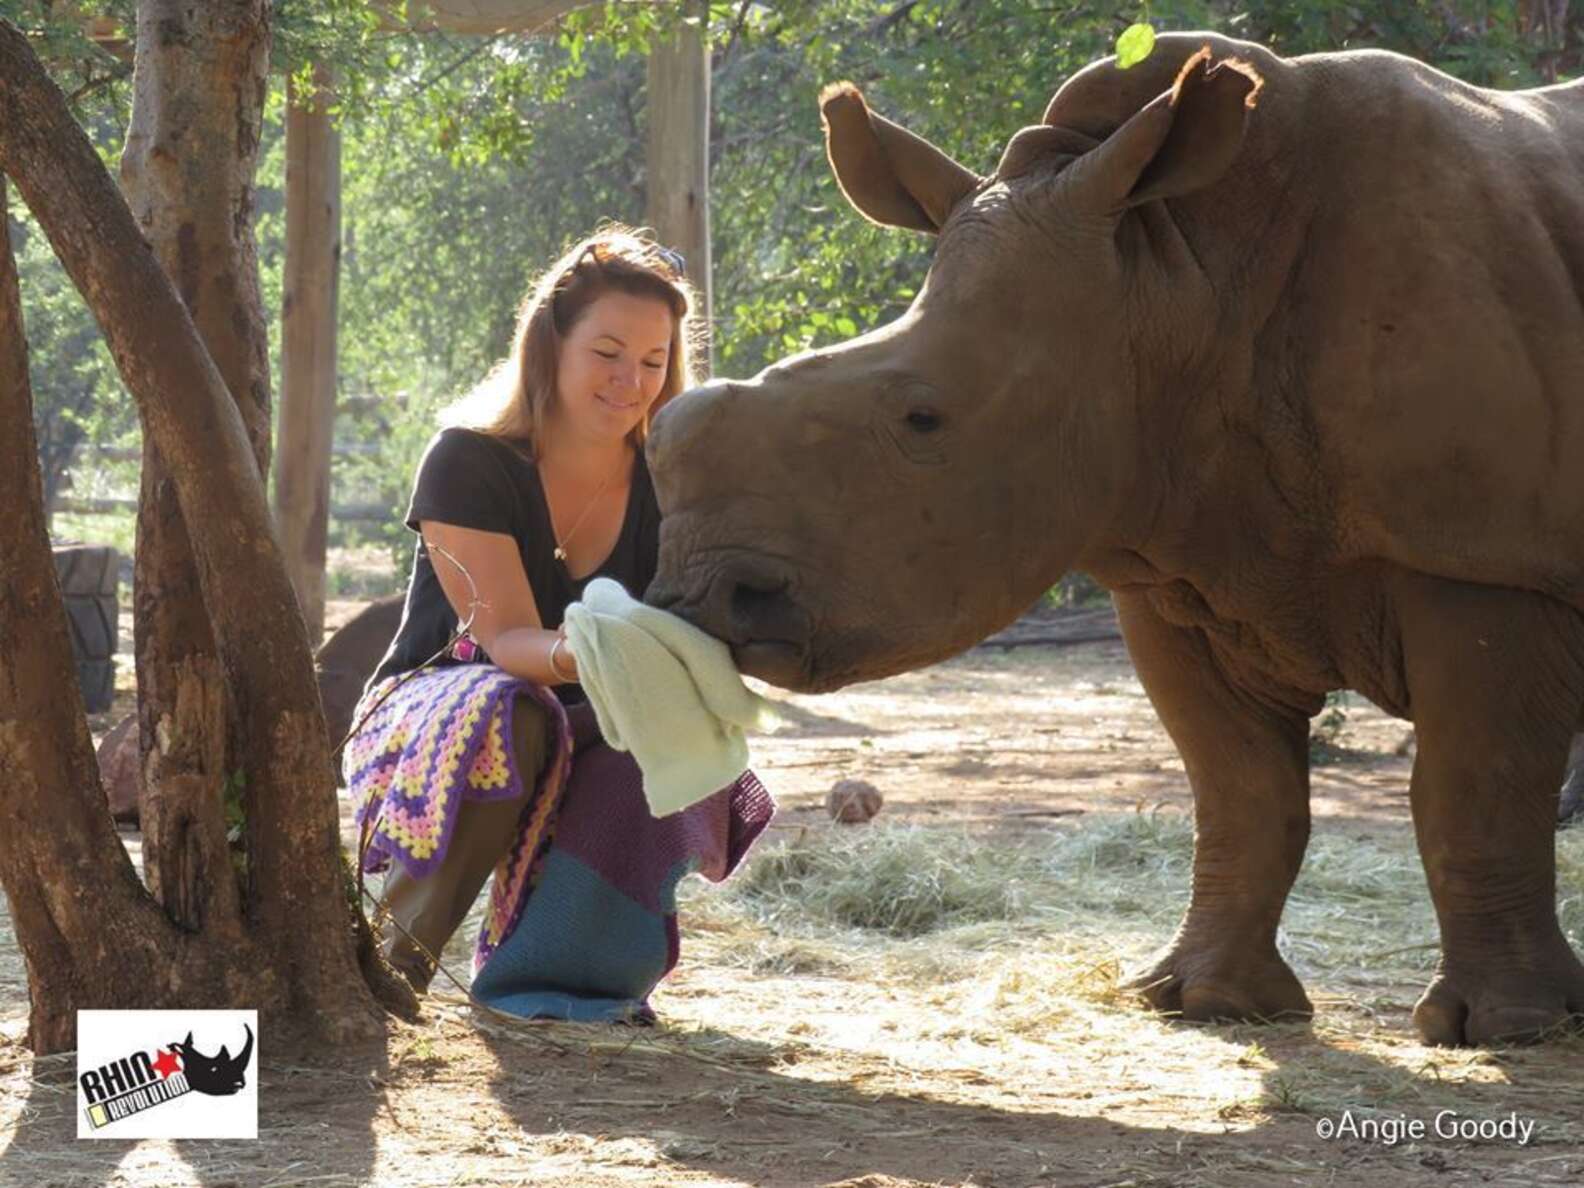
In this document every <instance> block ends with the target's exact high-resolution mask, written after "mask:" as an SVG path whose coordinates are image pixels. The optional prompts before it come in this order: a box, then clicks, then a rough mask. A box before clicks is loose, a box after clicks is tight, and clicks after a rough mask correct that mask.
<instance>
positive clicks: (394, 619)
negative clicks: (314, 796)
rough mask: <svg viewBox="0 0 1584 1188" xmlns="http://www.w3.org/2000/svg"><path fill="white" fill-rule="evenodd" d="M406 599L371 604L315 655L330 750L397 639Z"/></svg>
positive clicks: (397, 597) (338, 774) (347, 726)
mask: <svg viewBox="0 0 1584 1188" xmlns="http://www.w3.org/2000/svg"><path fill="white" fill-rule="evenodd" d="M406 597H407V596H406V595H405V594H392V595H391V596H390V597H388V598H381V599H380V600H379V601H377V602H372V603H370V604H369V605H368V606H366V607H364V608H363V609H362V610H361V611H359V612H358V613H357V614H356V615H355V616H354V617H353V618H351V619H350V620H348V621H347V623H346V625H345V626H343V627H342V628H341V629H340V630H338V631H337V632H336V633H335V634H334V635H332V636H331V637H330V638H329V639H327V640H325V642H324V646H323V647H321V648H320V649H319V651H318V653H317V654H315V656H314V663H315V665H316V667H317V669H318V674H319V700H320V702H321V704H323V706H324V715H325V725H326V726H327V727H328V728H329V731H330V745H331V746H332V747H334V746H336V745H337V744H338V743H339V742H340V741H341V740H342V739H343V738H345V737H346V733H347V731H348V730H350V729H352V711H353V709H354V708H356V706H357V703H358V698H359V697H361V696H362V695H363V686H364V685H365V684H367V683H368V679H369V677H371V676H373V675H374V670H375V669H376V668H378V667H379V662H380V661H381V660H382V659H384V657H385V650H386V649H387V648H389V647H390V643H391V640H392V639H394V638H395V637H396V629H397V628H398V627H400V626H401V617H402V606H403V604H404V602H405V601H406ZM336 783H338V784H339V783H341V764H340V763H339V762H337V763H336Z"/></svg>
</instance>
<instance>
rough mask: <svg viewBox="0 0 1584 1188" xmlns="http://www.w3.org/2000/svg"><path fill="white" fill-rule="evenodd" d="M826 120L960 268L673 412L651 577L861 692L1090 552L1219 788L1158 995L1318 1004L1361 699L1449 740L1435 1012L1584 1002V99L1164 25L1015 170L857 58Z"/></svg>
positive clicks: (1024, 153) (671, 597)
mask: <svg viewBox="0 0 1584 1188" xmlns="http://www.w3.org/2000/svg"><path fill="white" fill-rule="evenodd" d="M821 112H822V116H823V123H824V127H825V132H826V141H827V149H828V155H829V158H830V163H831V165H832V168H833V170H834V172H835V175H836V178H837V180H838V182H839V183H840V186H841V189H842V191H843V192H844V193H845V195H846V197H847V198H848V200H849V201H850V202H851V204H852V205H853V206H855V207H856V208H857V209H858V211H860V212H861V213H862V214H863V215H865V216H867V217H868V218H869V219H871V220H873V221H875V222H877V223H881V224H886V225H889V226H894V227H899V228H906V229H911V230H914V231H919V232H923V233H924V234H926V235H933V236H935V237H936V240H935V246H934V252H933V258H932V261H931V263H930V266H929V270H928V274H927V276H926V278H925V280H924V282H923V284H922V286H921V287H920V289H919V291H918V295H917V298H916V299H915V300H914V301H913V302H912V304H911V306H910V308H909V309H908V310H907V311H906V312H905V313H904V314H903V315H902V316H901V317H899V318H898V319H897V320H895V321H894V322H891V323H890V324H888V325H885V326H882V327H880V328H879V329H876V330H874V331H873V332H871V333H867V334H864V335H862V336H860V337H856V338H854V339H852V340H851V341H847V342H843V343H840V344H838V345H834V346H831V347H828V348H826V349H821V350H815V351H811V352H807V353H803V354H799V355H796V356H794V357H791V358H788V359H785V360H782V361H780V362H777V363H775V364H773V365H772V366H770V367H768V368H767V369H765V370H764V371H763V372H761V373H760V374H759V375H758V376H757V377H755V378H753V379H751V380H747V381H717V382H713V383H710V384H708V385H706V386H704V387H701V388H698V389H696V390H694V391H691V392H689V393H687V394H685V395H683V396H682V397H680V398H678V399H677V400H675V401H673V402H672V403H671V405H670V406H669V407H667V408H665V409H664V410H662V411H661V413H660V414H659V415H658V417H657V418H656V421H655V424H654V427H653V432H652V435H651V436H650V439H649V442H648V457H649V462H650V466H651V469H652V472H653V474H654V478H655V484H656V490H657V493H658V495H659V500H660V504H661V509H662V512H663V514H664V521H663V527H662V530H661V543H660V550H661V557H660V567H659V572H658V576H657V577H656V579H655V582H654V584H653V585H652V586H651V587H650V589H649V591H648V598H649V600H650V601H651V602H652V603H653V604H655V605H658V606H662V607H666V608H669V609H670V610H672V611H674V612H676V613H678V614H680V615H682V616H684V617H685V618H687V619H689V620H691V621H692V622H693V623H695V624H696V625H698V626H700V627H701V628H703V629H704V630H706V631H708V632H709V633H711V634H713V635H715V636H717V637H718V638H720V639H722V640H724V641H725V642H726V643H728V644H729V645H730V647H731V648H732V651H733V654H734V656H735V657H736V659H737V661H738V663H739V665H740V667H741V668H742V669H743V671H745V672H746V673H748V674H751V675H755V676H758V677H762V678H764V679H765V680H767V681H770V682H773V683H774V684H777V685H781V686H784V687H786V688H788V689H793V690H803V691H820V690H830V689H835V688H838V687H840V686H843V685H845V684H848V683H849V682H853V681H863V680H871V679H874V678H878V677H883V676H886V675H888V674H891V673H896V672H900V671H903V670H907V669H914V668H918V667H920V666H923V665H927V664H931V663H933V662H936V661H939V660H941V659H944V658H945V657H948V656H950V655H952V654H953V653H956V652H958V651H960V650H962V649H964V648H966V647H968V646H970V645H972V644H973V643H974V642H976V641H977V640H979V639H981V638H983V637H984V636H986V635H987V634H989V633H991V632H993V631H996V630H998V629H999V628H1001V627H1002V626H1004V625H1005V624H1007V623H1009V622H1010V621H1012V620H1013V619H1014V618H1016V617H1017V616H1018V614H1019V613H1020V612H1022V611H1023V610H1024V609H1025V608H1027V607H1028V606H1029V605H1030V604H1031V603H1032V602H1033V601H1034V600H1035V599H1036V598H1037V597H1038V596H1039V595H1040V594H1041V592H1043V591H1044V590H1046V589H1047V588H1048V587H1050V585H1051V584H1052V583H1053V582H1055V581H1056V580H1057V579H1058V578H1059V577H1060V576H1061V575H1062V574H1063V573H1064V572H1065V571H1067V570H1069V569H1078V570H1082V571H1086V572H1087V573H1089V574H1091V575H1092V576H1093V577H1094V578H1096V579H1097V580H1098V581H1099V582H1100V583H1101V584H1102V585H1104V586H1105V587H1107V588H1108V589H1109V590H1110V591H1111V592H1112V595H1113V597H1114V600H1115V603H1116V607H1117V611H1118V614H1119V617H1120V621H1121V625H1122V630H1123V634H1124V638H1125V640H1126V643H1127V647H1128V649H1129V652H1130V655H1131V657H1132V660H1133V662H1134V665H1135V666H1136V668H1137V671H1138V674H1139V677H1140V679H1141V681H1142V683H1143V685H1144V688H1145V690H1146V691H1147V692H1148V695H1149V697H1150V699H1151V701H1152V702H1153V705H1154V707H1155V710H1156V712H1157V713H1158V715H1159V717H1160V719H1161V721H1162V722H1163V724H1164V725H1165V727H1166V729H1167V731H1168V733H1169V734H1170V736H1171V738H1172V740H1173V742H1174V743H1175V745H1176V746H1177V748H1178V750H1179V751H1180V753H1181V755H1182V758H1183V761H1184V764H1185V767H1186V770H1187V774H1188V779H1189V781H1190V784H1191V786H1192V790H1193V794H1194V816H1195V833H1194V860H1193V876H1192V888H1191V893H1190V896H1189V900H1188V904H1187V908H1186V911H1185V914H1184V916H1183V918H1182V922H1181V925H1180V926H1179V927H1178V929H1177V931H1176V934H1175V935H1174V937H1173V938H1172V939H1171V941H1170V942H1169V943H1168V944H1167V945H1166V946H1165V947H1164V948H1163V949H1162V950H1161V951H1160V952H1159V953H1158V954H1156V955H1155V956H1154V958H1153V959H1152V960H1150V961H1149V963H1148V964H1147V965H1146V967H1145V968H1143V969H1142V970H1141V971H1139V972H1138V973H1137V975H1136V976H1135V978H1134V981H1133V985H1134V986H1135V987H1137V988H1138V989H1139V990H1140V992H1141V993H1142V994H1143V995H1144V997H1145V998H1146V999H1147V1000H1148V1002H1149V1003H1151V1004H1152V1005H1153V1006H1155V1007H1156V1008H1158V1009H1160V1010H1162V1011H1166V1012H1172V1013H1175V1014H1178V1015H1180V1016H1182V1017H1185V1018H1188V1019H1196V1020H1204V1019H1227V1018H1230V1019H1248V1020H1262V1019H1282V1018H1289V1019H1290V1018H1307V1017H1309V1016H1310V1015H1311V1014H1312V1010H1313V1008H1312V1005H1311V1003H1310V1000H1309V998H1308V996H1307V995H1306V993H1305V991H1304V989H1303V987H1302V985H1301V984H1300V982H1299V980H1298V979H1297V977H1296V976H1295V975H1294V974H1293V972H1292V970H1291V969H1290V968H1289V967H1288V965H1287V963H1286V962H1285V961H1284V960H1283V959H1282V956H1281V955H1280V953H1279V952H1278V949H1277V944H1276V933H1277V926H1278V923H1279V921H1280V919H1281V914H1282V908H1283V905H1284V902H1285V900H1286V897H1287V894H1288V891H1289V889H1290V888H1291V886H1292V883H1293V879H1294V877H1295V876H1296V875H1297V873H1298V869H1299V866H1300V863H1301V862H1302V860H1303V855H1304V849H1305V846H1306V844H1307V841H1308V837H1309V830H1310V817H1309V804H1308V799H1309V769H1308V754H1307V747H1306V741H1307V735H1308V729H1307V726H1308V720H1309V718H1310V716H1311V715H1313V714H1314V713H1315V712H1316V711H1318V710H1319V709H1320V708H1321V705H1322V702H1323V699H1324V697H1325V694H1326V693H1327V692H1328V691H1330V690H1335V689H1341V688H1351V689H1355V690H1359V691H1361V692H1362V693H1364V694H1365V695H1366V696H1368V697H1369V698H1370V699H1371V700H1372V701H1374V702H1375V703H1376V704H1377V705H1379V706H1381V707H1382V708H1383V709H1384V710H1386V711H1387V712H1389V713H1391V714H1393V715H1396V716H1398V717H1401V718H1403V719H1406V720H1409V721H1411V722H1412V723H1413V724H1414V727H1415V730H1416V733H1417V738H1418V747H1417V753H1416V757H1415V761H1414V766H1413V772H1412V777H1411V782H1410V788H1409V794H1410V799H1411V803H1412V810H1413V821H1414V829H1415V834H1416V837H1417V841H1418V848H1419V853H1420V856H1421V858H1422V861H1423V865H1424V870H1425V877H1426V879H1427V881H1428V884H1429V890H1430V894H1431V898H1432V900H1433V902H1434V906H1435V912H1436V916H1437V920H1438V924H1439V929H1440V941H1441V946H1440V956H1439V961H1438V965H1437V967H1436V970H1435V973H1434V976H1433V978H1432V980H1431V982H1430V984H1429V986H1428V988H1427V989H1426V990H1425V992H1424V994H1423V996H1422V997H1421V998H1420V999H1419V1000H1418V1002H1417V1004H1416V1005H1415V1007H1414V1011H1413V1020H1414V1024H1415V1026H1416V1027H1417V1030H1418V1032H1419V1033H1420V1034H1421V1035H1422V1037H1423V1038H1424V1039H1425V1040H1426V1041H1427V1042H1430V1043H1434V1044H1465V1043H1467V1044H1479V1043H1484V1042H1487V1041H1495V1040H1506V1039H1521V1038H1534V1037H1540V1036H1542V1035H1543V1034H1545V1033H1549V1032H1550V1031H1551V1029H1552V1028H1553V1027H1554V1026H1555V1025H1557V1024H1560V1023H1563V1022H1564V1021H1567V1020H1576V1019H1577V1017H1578V1016H1579V1013H1580V1012H1581V1011H1584V967H1581V965H1580V963H1579V959H1578V957H1577V956H1576V955H1575V953H1574V952H1573V950H1572V949H1571V948H1570V946H1569V944H1568V943H1567V940H1566V938H1565V937H1564V936H1563V933H1562V931H1561V929H1560V927H1559V925H1558V921H1557V915H1556V860H1555V842H1554V835H1553V825H1554V820H1555V814H1556V808H1557V788H1558V785H1559V783H1560V780H1561V777H1562V773H1563V766H1564V762H1565V760H1566V758H1567V754H1568V747H1569V741H1570V738H1571V736H1572V734H1573V732H1574V731H1575V729H1576V728H1578V727H1579V726H1580V725H1581V720H1584V615H1581V613H1580V612H1581V609H1584V472H1581V471H1580V470H1579V468H1578V466H1577V465H1576V464H1575V461H1574V460H1575V459H1576V458H1577V457H1578V456H1579V455H1580V453H1581V451H1584V84H1581V83H1573V84H1569V85H1562V86H1552V87H1547V88H1544V89H1537V90H1528V91H1521V92H1512V93H1499V92H1495V91H1490V90H1483V89H1480V88H1477V87H1474V86H1469V85H1466V84H1464V83H1462V82H1460V81H1458V80H1455V79H1453V78H1451V77H1449V76H1447V75H1445V74H1442V73H1439V72H1438V71H1436V70H1434V69H1432V68H1430V67H1429V66H1426V65H1423V64H1421V63H1419V62H1416V61H1413V60H1411V59H1409V58H1406V57H1402V56H1399V55H1396V54H1391V53H1385V52H1377V51H1357V52H1344V53H1329V54H1316V55H1312V56H1305V57H1297V58H1291V59H1285V58H1282V57H1278V56H1277V55H1275V54H1274V53H1271V52H1269V51H1268V50H1266V49H1264V48H1262V47H1261V46H1258V45H1254V44H1249V43H1246V42H1240V41H1233V40H1230V39H1226V38H1223V37H1220V36H1216V35H1213V34H1173V35H1166V36H1162V37H1161V38H1159V40H1158V41H1157V44H1156V48H1155V50H1154V52H1153V54H1152V55H1151V56H1150V57H1149V58H1147V59H1146V60H1145V61H1144V62H1143V63H1142V64H1140V65H1137V66H1134V67H1133V68H1131V69H1127V70H1123V69H1121V68H1119V67H1118V65H1117V63H1116V61H1115V60H1114V59H1109V58H1108V59H1105V60H1103V61H1100V62H1097V63H1095V64H1092V65H1090V66H1088V67H1086V68H1084V69H1082V70H1081V71H1079V72H1078V73H1076V74H1075V75H1073V76H1072V77H1071V78H1069V79H1068V80H1067V81H1066V82H1065V84H1063V85H1062V86H1061V87H1060V89H1059V90H1058V91H1057V92H1056V95H1055V97H1054V98H1053V99H1052V100H1051V101H1050V104H1049V106H1048V107H1047V109H1046V111H1045V115H1044V120H1043V122H1042V123H1040V124H1038V125H1035V126H1033V127H1027V128H1023V129H1022V130H1021V131H1018V132H1017V133H1016V134H1015V135H1013V136H1012V137H1011V139H1010V141H1009V142H1008V143H1007V145H1006V148H1005V150H1004V152H1003V153H1002V155H1001V158H1000V161H999V163H998V164H997V165H996V167H995V169H994V172H992V173H990V174H988V175H986V176H981V175H979V174H977V173H975V172H974V171H972V170H970V169H968V168H967V167H965V166H963V165H961V164H959V163H958V162H956V161H954V160H953V159H952V158H951V157H949V156H948V155H947V154H946V153H944V152H942V151H941V150H940V149H938V148H937V147H935V146H934V145H932V144H930V143H929V142H927V141H926V140H923V139H921V138H920V137H918V136H915V135H913V134H912V133H910V132H908V131H907V130H906V129H905V128H903V127H901V126H900V125H898V124H896V123H893V122H891V121H890V120H887V119H886V118H884V117H882V116H881V115H879V114H878V113H876V112H874V111H872V110H871V109H870V108H869V107H868V105H867V103H866V101H865V99H864V98H863V95H862V94H861V93H860V91H859V90H858V89H857V88H855V87H853V86H851V85H848V84H838V85H836V86H833V87H830V88H827V89H826V91H825V92H824V93H823V94H822V96H821Z"/></svg>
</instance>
